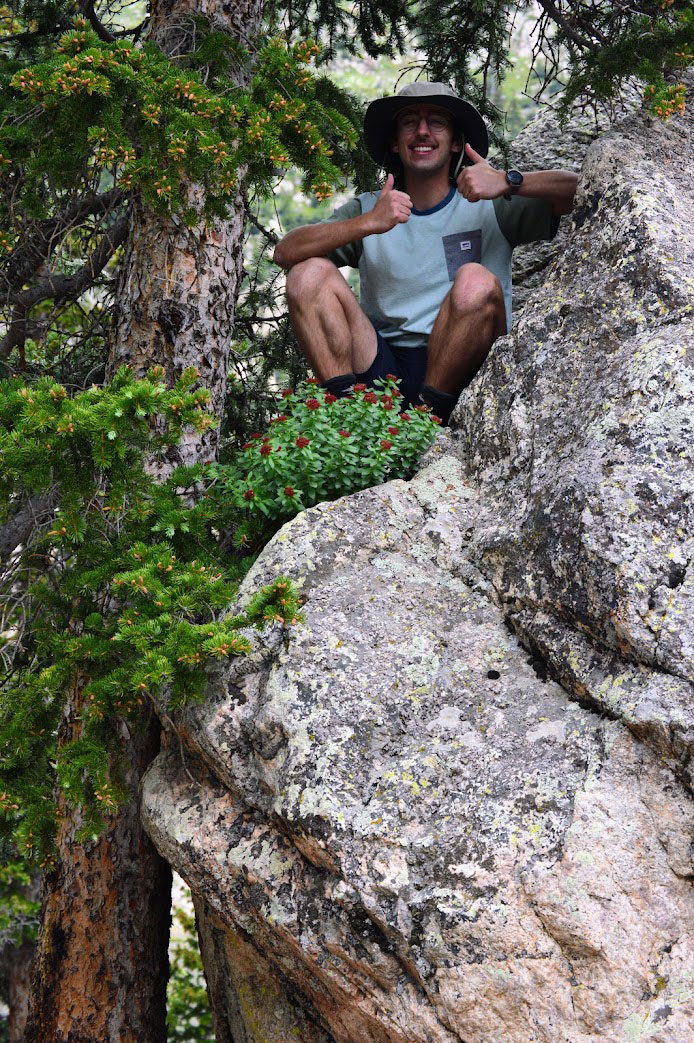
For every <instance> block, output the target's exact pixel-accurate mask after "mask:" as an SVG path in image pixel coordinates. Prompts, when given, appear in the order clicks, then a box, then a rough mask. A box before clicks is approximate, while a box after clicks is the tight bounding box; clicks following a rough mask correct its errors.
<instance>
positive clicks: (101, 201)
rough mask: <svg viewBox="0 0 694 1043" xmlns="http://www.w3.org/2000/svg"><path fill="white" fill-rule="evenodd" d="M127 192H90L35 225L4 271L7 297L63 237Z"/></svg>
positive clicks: (115, 203) (118, 201)
mask: <svg viewBox="0 0 694 1043" xmlns="http://www.w3.org/2000/svg"><path fill="white" fill-rule="evenodd" d="M126 199H127V195H126V193H125V192H124V191H123V190H122V189H121V188H112V189H111V190H110V191H109V192H102V193H101V195H96V194H92V195H87V196H85V197H84V198H81V199H78V200H77V202H76V203H73V205H72V206H70V207H68V208H67V209H66V210H65V211H64V212H63V213H62V214H59V215H58V216H57V217H53V218H50V219H47V220H45V221H41V222H40V223H38V224H36V225H33V226H32V227H31V233H30V234H25V235H24V236H23V237H22V239H20V241H19V243H18V244H17V246H16V247H15V249H14V250H13V252H12V255H11V257H10V258H9V263H8V265H7V270H6V272H5V273H4V274H3V281H4V283H5V285H6V288H7V294H8V296H7V300H8V302H9V301H10V300H11V298H10V294H11V293H12V292H13V291H14V290H16V289H17V288H18V287H20V286H23V285H24V283H26V282H27V281H28V280H29V279H30V278H31V277H32V276H33V275H34V274H35V272H36V271H37V270H38V269H39V268H40V267H41V265H42V264H45V263H46V262H47V261H48V259H49V258H50V256H51V254H52V253H53V251H54V250H55V249H56V246H57V245H58V243H59V241H60V240H61V239H62V237H63V236H64V235H65V234H66V233H67V232H69V231H70V230H71V229H72V228H74V227H75V226H76V225H78V224H80V223H81V222H82V221H84V220H85V218H87V217H91V216H97V215H98V216H103V215H105V214H107V213H108V212H109V211H110V210H113V209H115V208H116V207H118V206H120V205H121V204H122V203H124V202H125V200H126Z"/></svg>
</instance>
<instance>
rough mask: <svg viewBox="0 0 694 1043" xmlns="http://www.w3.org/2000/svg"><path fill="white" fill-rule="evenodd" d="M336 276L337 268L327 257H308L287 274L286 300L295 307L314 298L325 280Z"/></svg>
mask: <svg viewBox="0 0 694 1043" xmlns="http://www.w3.org/2000/svg"><path fill="white" fill-rule="evenodd" d="M338 274H339V273H338V270H337V268H336V267H335V265H334V264H333V262H332V261H329V260H328V259H327V257H309V258H308V259H307V260H306V261H300V262H299V264H295V265H294V267H293V268H290V269H289V271H288V272H287V300H288V301H289V303H290V304H294V305H296V304H302V303H303V302H304V301H307V300H311V299H313V298H315V296H316V294H317V293H318V291H319V290H320V289H321V288H322V287H323V286H325V281H326V279H328V278H330V276H331V275H338Z"/></svg>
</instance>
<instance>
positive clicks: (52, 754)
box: [0, 368, 298, 866]
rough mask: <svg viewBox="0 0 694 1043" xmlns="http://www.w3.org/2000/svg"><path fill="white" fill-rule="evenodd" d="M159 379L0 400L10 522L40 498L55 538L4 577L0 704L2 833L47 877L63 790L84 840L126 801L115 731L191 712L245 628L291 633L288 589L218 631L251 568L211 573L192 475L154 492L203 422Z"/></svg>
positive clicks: (47, 535)
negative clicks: (166, 459)
mask: <svg viewBox="0 0 694 1043" xmlns="http://www.w3.org/2000/svg"><path fill="white" fill-rule="evenodd" d="M160 377H161V374H160V373H158V372H156V371H153V372H152V373H151V374H150V376H149V378H148V379H147V380H143V381H136V380H134V379H133V377H132V375H131V373H130V371H129V370H127V369H125V368H124V369H122V370H121V371H120V372H119V373H118V375H117V376H116V378H115V380H114V381H113V382H112V383H111V384H110V385H109V386H107V387H105V388H93V389H90V390H88V391H86V392H83V393H82V394H81V395H78V396H76V397H75V398H73V399H70V398H68V397H67V395H66V393H65V389H64V388H63V387H61V386H60V385H57V384H56V383H55V382H54V381H52V380H50V379H49V378H44V379H42V380H41V381H39V382H38V384H37V385H36V386H34V387H27V386H26V385H23V384H20V383H19V382H17V381H11V382H5V383H4V384H3V385H1V386H0V458H1V459H2V462H3V465H2V478H1V480H0V498H1V499H2V501H3V503H4V504H6V507H5V508H4V514H5V516H7V515H8V513H9V512H10V511H11V510H12V509H14V506H15V504H16V501H17V499H18V498H21V497H27V496H34V495H36V494H39V493H47V492H51V493H52V494H53V496H54V498H55V505H56V506H55V513H54V516H53V518H52V522H51V525H50V527H49V528H46V527H44V528H43V529H38V530H35V532H34V534H33V536H32V539H31V542H30V543H29V544H28V545H27V546H26V547H25V548H23V549H22V550H20V551H19V552H18V554H17V556H16V557H15V558H14V559H13V562H12V563H11V567H10V576H11V577H13V578H14V584H13V587H14V593H13V594H12V595H11V596H10V607H9V610H8V614H7V617H6V618H5V620H4V623H3V632H4V634H5V638H4V648H3V649H2V652H3V657H4V660H5V663H6V667H7V674H6V677H5V685H4V691H3V694H2V698H1V702H0V816H1V818H2V826H1V828H2V831H3V833H4V835H5V836H12V838H13V840H14V843H15V844H16V845H17V849H18V850H19V852H20V853H21V855H22V856H23V857H24V858H25V859H27V860H33V861H36V862H38V863H40V864H42V865H44V866H45V865H47V864H50V860H51V852H52V842H53V836H54V834H55V828H56V803H55V797H56V790H55V787H56V785H57V786H58V787H59V789H60V790H61V791H62V793H63V795H64V796H65V797H66V798H67V800H68V801H69V802H70V803H71V804H72V805H73V806H75V805H77V806H79V807H80V808H81V810H82V822H83V828H82V834H83V836H85V837H86V836H89V835H91V834H92V833H97V832H98V831H99V830H100V829H101V828H102V827H103V825H104V823H105V822H106V821H107V819H108V816H109V815H112V814H114V813H115V812H116V810H117V808H118V805H119V802H120V801H121V800H122V799H124V797H125V793H124V792H123V791H122V787H121V784H120V777H119V765H118V759H119V758H118V750H119V744H120V741H121V738H120V731H119V727H118V722H119V721H128V722H130V726H132V727H138V722H139V721H140V720H142V719H143V718H147V717H148V715H149V714H150V713H151V712H152V711H153V709H154V705H155V703H156V709H157V711H158V712H159V713H160V714H164V715H166V714H167V713H168V712H169V711H172V710H174V709H176V708H177V707H179V706H181V705H182V704H183V703H184V702H185V701H186V700H188V699H195V698H198V697H201V696H202V695H203V694H204V691H205V680H206V679H205V671H204V666H205V663H206V662H207V661H208V660H210V659H213V658H224V657H228V656H232V655H243V654H244V653H245V652H247V651H248V649H249V644H248V640H247V639H246V638H245V637H243V636H242V635H240V634H239V630H240V629H241V628H242V627H248V626H252V625H256V626H262V625H264V624H265V623H266V622H267V621H282V622H291V621H292V620H296V618H297V611H298V610H297V602H296V598H295V595H294V594H293V592H292V590H291V587H290V585H289V583H288V582H287V581H286V580H284V579H283V578H282V577H279V578H278V579H277V580H276V581H275V583H274V584H273V585H272V586H271V587H268V588H266V589H265V590H263V591H261V592H260V593H259V594H258V595H257V596H256V597H255V598H254V599H253V600H252V601H251V602H250V604H249V605H248V606H247V607H246V609H245V611H244V612H243V613H242V614H240V615H237V616H230V615H227V616H224V615H223V612H224V610H225V609H226V608H227V607H228V605H229V604H230V602H231V600H232V599H233V597H234V595H235V593H236V589H237V585H238V581H239V579H240V578H241V576H242V575H243V573H244V571H245V568H246V567H247V565H246V564H245V563H244V562H242V561H239V560H238V559H232V560H231V561H230V560H229V559H227V560H225V561H221V560H220V555H219V553H218V550H217V544H216V541H215V539H214V538H213V536H212V534H211V533H210V528H209V519H208V517H207V507H206V503H205V501H204V500H203V499H200V500H198V499H197V498H196V496H195V492H196V484H197V482H198V480H199V478H200V472H199V469H196V468H188V469H184V468H178V469H177V470H175V471H174V472H173V474H172V475H171V477H170V478H169V479H168V480H167V481H166V482H163V483H159V482H157V481H156V479H155V477H153V475H154V473H155V471H156V460H157V458H158V457H160V456H161V454H162V453H164V452H165V451H166V450H167V449H169V448H171V446H172V445H175V444H176V442H177V441H178V439H179V437H180V433H181V430H182V428H183V427H184V426H186V425H193V426H195V427H197V428H200V427H202V426H205V425H207V424H209V423H211V422H212V418H211V417H210V416H209V415H208V414H207V413H206V412H205V410H204V405H205V401H206V397H207V395H206V392H205V391H203V390H199V389H198V390H196V389H195V383H196V379H197V378H196V374H195V373H194V372H187V373H186V374H185V375H184V376H183V377H182V378H181V380H180V381H179V382H178V384H177V385H176V386H175V387H174V388H173V389H170V390H169V389H167V388H166V387H165V386H164V385H163V384H162V383H161V381H160ZM1 520H4V519H2V518H0V521H1ZM13 598H14V602H13V600H12V599H13ZM75 689H78V690H79V691H80V694H81V698H80V704H81V705H82V706H83V707H84V709H83V711H82V712H83V721H82V727H81V729H79V733H78V734H77V736H76V737H75V738H74V739H73V740H71V741H69V742H67V743H64V744H61V745H56V734H57V729H58V725H59V723H60V719H61V713H62V711H63V707H64V705H65V693H66V691H69V690H73V691H74V690H75Z"/></svg>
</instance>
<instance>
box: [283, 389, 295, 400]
mask: <svg viewBox="0 0 694 1043" xmlns="http://www.w3.org/2000/svg"><path fill="white" fill-rule="evenodd" d="M293 394H294V388H285V389H284V391H283V392H282V398H289V396H290V395H293Z"/></svg>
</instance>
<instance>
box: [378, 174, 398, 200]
mask: <svg viewBox="0 0 694 1043" xmlns="http://www.w3.org/2000/svg"><path fill="white" fill-rule="evenodd" d="M394 184H395V178H394V177H393V175H392V174H389V175H388V177H387V178H386V183H385V185H384V186H383V188H382V189H381V193H380V194H381V195H382V196H384V195H385V194H386V192H391V191H392V190H393V185H394Z"/></svg>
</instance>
